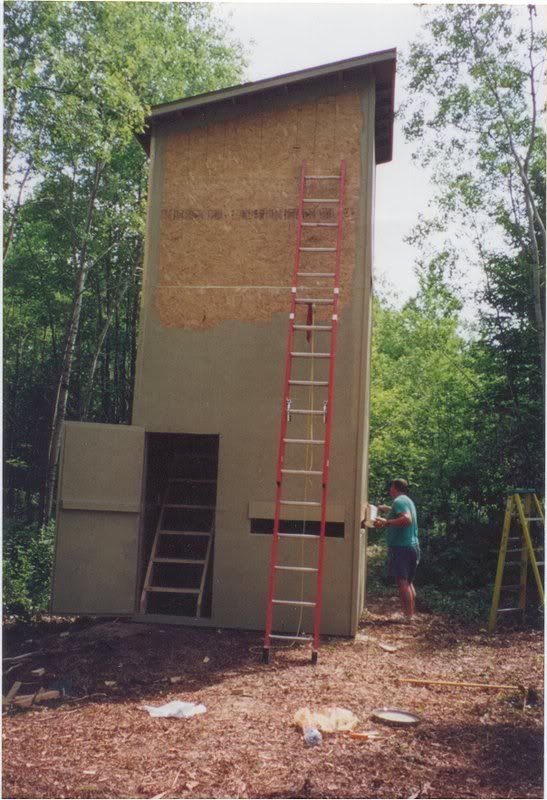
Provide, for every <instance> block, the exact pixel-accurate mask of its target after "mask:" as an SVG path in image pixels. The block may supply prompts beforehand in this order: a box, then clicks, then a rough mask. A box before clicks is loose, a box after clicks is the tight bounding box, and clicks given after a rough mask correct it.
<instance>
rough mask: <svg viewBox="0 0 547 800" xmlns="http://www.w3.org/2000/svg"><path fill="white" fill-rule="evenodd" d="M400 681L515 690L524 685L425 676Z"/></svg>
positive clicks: (521, 688) (523, 688) (517, 690)
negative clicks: (435, 678)
mask: <svg viewBox="0 0 547 800" xmlns="http://www.w3.org/2000/svg"><path fill="white" fill-rule="evenodd" d="M399 680H400V681H401V682H402V683H416V684H419V685H424V686H462V687H471V688H474V689H511V690H512V691H515V692H522V691H524V690H525V687H524V686H522V685H521V686H509V685H507V684H504V683H468V682H462V681H434V680H429V679H427V678H399Z"/></svg>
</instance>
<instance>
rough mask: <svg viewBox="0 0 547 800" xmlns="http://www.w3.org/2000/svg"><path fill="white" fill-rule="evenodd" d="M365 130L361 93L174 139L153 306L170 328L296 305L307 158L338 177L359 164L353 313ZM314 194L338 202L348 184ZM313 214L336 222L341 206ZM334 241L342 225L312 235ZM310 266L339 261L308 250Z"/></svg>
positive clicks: (347, 226)
mask: <svg viewBox="0 0 547 800" xmlns="http://www.w3.org/2000/svg"><path fill="white" fill-rule="evenodd" d="M362 124H363V121H362V115H361V109H360V98H359V94H358V93H357V92H348V93H346V94H341V95H336V96H329V97H323V98H320V99H319V100H317V101H315V100H312V101H310V102H307V103H302V104H300V105H292V106H289V107H287V108H284V109H282V110H272V111H257V112H256V113H249V114H246V115H244V116H242V117H240V118H238V119H235V120H229V121H219V122H210V123H209V124H207V125H206V126H203V127H200V128H194V129H192V130H188V131H178V132H173V133H171V134H169V135H168V136H167V141H166V145H165V151H164V181H163V190H162V213H161V223H160V256H159V262H160V263H159V270H158V278H157V283H156V286H155V290H154V291H155V294H154V300H153V307H154V309H155V311H156V313H157V314H158V315H159V318H160V321H161V323H162V325H164V326H166V327H180V328H206V327H210V326H211V325H216V324H219V323H220V322H222V321H224V320H231V319H237V320H248V321H253V320H256V321H259V320H267V319H270V318H271V316H272V315H273V314H275V313H278V312H280V311H284V310H286V309H287V308H288V300H289V287H290V284H291V276H292V265H293V260H294V244H295V238H296V219H297V200H298V184H299V177H300V167H301V163H302V161H303V160H304V159H306V160H307V162H308V165H309V169H308V171H309V172H310V173H311V174H337V173H338V171H339V165H340V161H341V160H342V159H346V162H347V187H346V198H345V203H344V239H343V251H342V280H341V303H340V304H341V313H343V309H344V306H345V305H346V304H347V302H348V300H349V294H348V293H349V291H350V287H351V282H352V276H353V270H354V264H355V218H356V211H357V202H358V195H359V190H360V175H361V165H360V149H359V148H360V133H361V127H362ZM310 191H311V187H310ZM313 194H314V195H317V196H324V197H328V196H331V197H332V196H336V194H337V183H336V182H333V183H332V184H330V183H329V184H327V183H326V182H321V183H316V184H315V185H314V186H313ZM306 218H307V219H308V220H310V221H311V220H316V221H320V220H323V221H335V220H336V206H330V207H326V206H313V205H307V206H306ZM334 239H335V229H307V230H305V241H303V244H306V245H309V246H328V245H330V244H333V243H334ZM302 264H303V267H304V269H309V270H310V271H312V270H313V271H326V272H328V271H333V268H334V256H333V254H331V255H328V256H325V255H311V254H306V255H303V261H302ZM311 285H313V284H311ZM318 296H320V295H318ZM327 315H328V311H327V313H325V311H324V310H323V311H322V312H321V313H320V314H318V318H319V317H321V318H324V317H325V316H327Z"/></svg>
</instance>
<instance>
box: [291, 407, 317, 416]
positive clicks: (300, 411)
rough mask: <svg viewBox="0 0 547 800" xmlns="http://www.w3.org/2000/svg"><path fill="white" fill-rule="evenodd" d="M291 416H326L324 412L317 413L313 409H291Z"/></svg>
mask: <svg viewBox="0 0 547 800" xmlns="http://www.w3.org/2000/svg"><path fill="white" fill-rule="evenodd" d="M290 413H291V414H307V415H308V416H313V415H321V416H324V414H325V412H324V411H316V410H315V409H312V408H291V410H290Z"/></svg>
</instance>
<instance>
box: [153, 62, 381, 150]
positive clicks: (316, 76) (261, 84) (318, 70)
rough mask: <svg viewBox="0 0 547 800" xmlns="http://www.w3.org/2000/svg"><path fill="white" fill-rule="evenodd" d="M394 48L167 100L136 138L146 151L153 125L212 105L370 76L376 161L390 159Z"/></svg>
mask: <svg viewBox="0 0 547 800" xmlns="http://www.w3.org/2000/svg"><path fill="white" fill-rule="evenodd" d="M396 61H397V51H396V49H392V50H381V51H378V52H377V53H369V54H368V55H363V56H358V57H356V58H348V59H344V60H343V61H335V62H333V63H331V64H323V65H321V66H318V67H312V68H310V69H302V70H298V72H289V73H287V74H285V75H277V76H276V77H274V78H266V79H265V80H260V81H254V82H252V83H243V84H241V85H239V86H232V87H230V88H228V89H218V90H217V91H214V92H207V93H205V94H199V95H195V96H194V97H184V98H182V99H180V100H175V101H173V102H170V103H161V104H159V105H156V106H152V109H151V112H150V114H149V116H148V117H147V118H146V120H145V131H144V133H142V134H139V135H138V137H137V138H138V139H139V141H140V142H141V144H142V145H143V147H144V148H145V149H146V151H147V152H149V149H150V136H151V134H152V132H153V131H154V129H155V128H157V127H158V126H160V125H163V124H165V123H171V122H176V121H179V120H181V119H183V118H184V119H187V118H195V116H196V115H197V116H201V117H205V115H206V114H207V113H208V112H210V111H211V110H212V108H213V107H216V108H218V107H219V106H222V105H229V106H238V105H241V106H245V107H248V108H250V107H251V106H252V104H253V101H254V100H255V99H256V101H258V100H259V99H260V100H262V101H267V100H268V96H271V97H273V96H276V95H278V94H279V92H280V91H281V92H285V93H289V92H290V91H291V90H292V89H295V88H298V87H305V86H306V85H308V86H313V85H318V84H321V82H323V83H325V82H328V81H329V80H330V81H332V79H333V78H334V79H335V80H336V82H337V83H338V84H341V85H342V87H344V86H345V85H348V87H349V86H354V85H355V82H356V81H357V82H358V81H359V79H360V78H362V79H368V78H370V77H373V78H374V80H375V87H376V114H375V143H376V163H377V164H384V163H386V162H387V161H391V159H392V155H393V112H394V96H395V67H396Z"/></svg>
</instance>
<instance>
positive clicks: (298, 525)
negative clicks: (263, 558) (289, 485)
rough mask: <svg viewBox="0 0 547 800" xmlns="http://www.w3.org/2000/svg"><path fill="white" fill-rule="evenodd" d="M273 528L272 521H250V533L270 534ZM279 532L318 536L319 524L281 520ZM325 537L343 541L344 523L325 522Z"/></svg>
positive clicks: (300, 520) (306, 521)
mask: <svg viewBox="0 0 547 800" xmlns="http://www.w3.org/2000/svg"><path fill="white" fill-rule="evenodd" d="M273 526H274V521H273V519H259V518H253V519H251V533H258V534H261V533H263V534H272V533H273ZM279 530H280V532H281V533H301V534H302V533H303V534H308V536H319V534H320V530H321V523H320V522H318V521H316V520H313V521H310V520H302V519H283V520H281V521H280V523H279ZM325 536H331V537H333V538H335V539H343V538H344V523H343V522H327V524H326V526H325Z"/></svg>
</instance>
